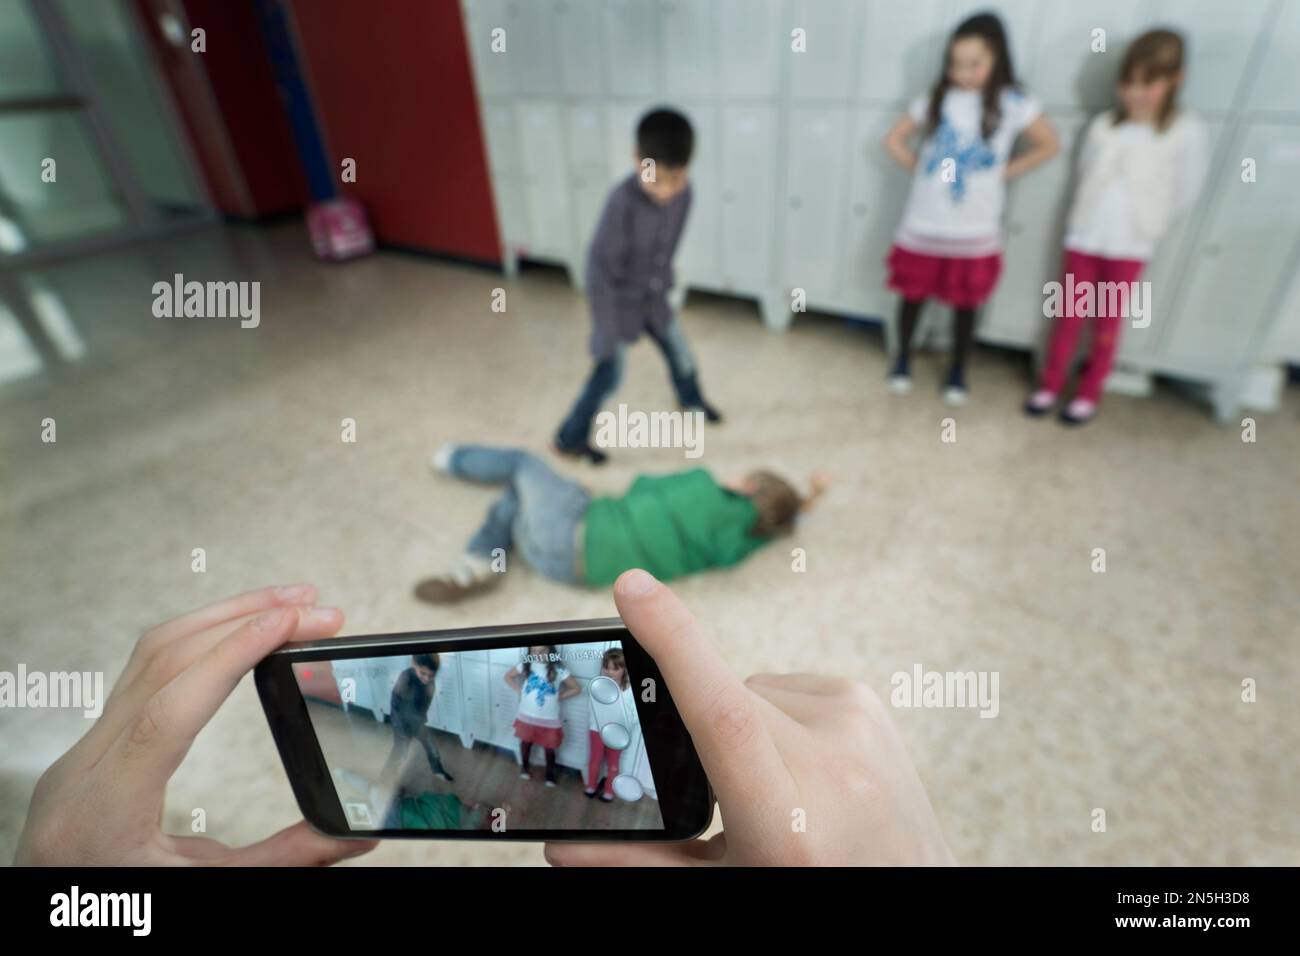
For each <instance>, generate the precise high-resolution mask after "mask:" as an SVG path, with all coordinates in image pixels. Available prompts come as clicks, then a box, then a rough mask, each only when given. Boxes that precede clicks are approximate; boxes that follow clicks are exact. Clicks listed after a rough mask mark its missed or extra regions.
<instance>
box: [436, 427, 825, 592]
mask: <svg viewBox="0 0 1300 956" xmlns="http://www.w3.org/2000/svg"><path fill="white" fill-rule="evenodd" d="M433 465H434V468H436V469H437V470H439V471H443V472H446V473H448V474H451V475H455V476H456V477H457V478H464V479H466V480H468V481H479V482H484V483H486V484H496V485H504V486H505V490H504V491H503V492H502V493H501V495H500V497H498V498H497V499H496V501H494V502H493V503H492V506H491V507H490V508H489V509H488V513H487V517H486V518H485V519H484V521H483V524H482V525H481V526H480V527H479V529H478V531H476V532H475V533H474V536H473V537H472V538H471V539H470V542H469V545H468V547H467V548H466V549H465V553H464V554H463V555H462V556H461V557H460V559H459V560H458V561H457V562H456V564H455V565H454V566H453V567H452V569H451V570H450V571H448V572H447V573H446V574H442V575H438V576H437V577H432V578H427V579H425V580H424V581H421V582H420V583H419V584H418V585H417V586H416V589H415V594H416V597H418V598H419V599H420V600H422V601H428V602H430V603H432V604H446V603H450V602H452V601H457V600H460V599H461V598H464V597H467V596H469V595H471V594H476V593H478V592H480V591H484V590H486V589H488V588H490V587H492V586H493V585H495V584H497V583H498V582H499V581H500V580H501V575H500V574H496V573H494V568H495V569H497V570H499V569H501V568H503V564H502V563H501V561H500V559H501V558H503V557H504V556H505V554H506V553H508V552H509V551H510V550H511V549H515V550H516V551H517V553H518V554H520V555H521V556H522V557H523V559H524V560H525V561H526V562H528V564H529V565H530V566H531V567H532V568H533V569H534V570H535V571H537V572H539V573H540V574H543V575H545V576H546V577H548V578H551V579H552V580H555V581H561V582H563V583H565V584H592V585H605V584H610V583H612V582H613V581H614V579H615V578H617V577H618V576H619V575H620V574H621V573H623V572H624V571H626V570H628V569H630V568H644V569H646V570H648V571H649V572H650V573H651V574H653V575H655V577H657V578H659V579H660V580H669V579H671V578H676V577H681V576H682V575H686V574H694V573H695V572H697V571H706V570H708V569H709V568H722V567H728V566H730V565H733V564H738V563H739V562H740V561H742V560H744V558H746V557H747V556H748V555H749V554H750V553H751V552H753V551H755V550H756V549H758V548H760V547H762V546H763V545H764V544H766V543H767V542H768V541H770V540H772V538H774V537H775V536H777V535H778V534H782V533H784V532H788V531H789V530H790V529H791V528H793V527H794V520H795V516H796V515H797V514H798V513H799V512H800V511H803V510H806V509H807V508H808V507H809V506H810V505H811V504H812V502H813V501H814V500H815V499H816V498H818V497H819V496H820V495H821V494H822V493H823V492H824V491H825V490H826V487H827V485H828V484H829V482H828V480H827V478H826V476H825V475H824V474H822V473H820V472H819V473H815V474H814V475H813V476H812V479H811V484H812V494H811V495H810V496H809V497H808V498H803V497H801V496H800V495H799V493H798V492H797V491H795V489H794V488H793V487H792V486H791V485H790V484H789V483H788V482H787V481H785V480H784V479H782V478H780V477H778V476H776V475H774V474H772V473H771V472H768V471H755V472H751V473H750V474H748V475H745V476H744V477H743V478H740V479H738V480H735V481H731V482H727V483H726V484H721V485H720V484H718V482H717V481H715V480H714V478H713V476H712V475H711V474H709V472H708V471H706V470H704V469H703V468H694V469H691V470H689V471H683V472H678V473H676V474H672V475H662V476H649V475H642V476H640V477H639V478H637V479H636V481H634V482H633V483H632V486H631V487H630V488H629V489H628V490H627V491H626V492H624V494H623V495H622V496H620V497H617V498H611V497H593V495H592V494H591V492H590V491H588V490H587V489H586V488H585V487H583V486H582V485H580V484H578V483H577V482H575V481H570V480H569V479H567V478H564V477H562V476H560V475H558V474H556V473H555V472H554V471H552V470H551V469H550V467H548V466H547V465H546V464H545V463H544V462H543V461H541V459H539V458H537V457H535V456H534V455H532V454H530V453H529V452H527V451H523V450H522V449H517V448H489V447H485V446H482V445H444V446H443V447H442V448H440V449H439V450H438V451H437V453H435V454H434V456H433Z"/></svg>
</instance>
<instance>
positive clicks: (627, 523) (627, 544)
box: [583, 468, 767, 585]
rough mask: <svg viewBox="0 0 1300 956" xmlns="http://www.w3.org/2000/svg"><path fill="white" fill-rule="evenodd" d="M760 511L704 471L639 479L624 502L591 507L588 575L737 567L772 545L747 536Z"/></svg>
mask: <svg viewBox="0 0 1300 956" xmlns="http://www.w3.org/2000/svg"><path fill="white" fill-rule="evenodd" d="M757 516H758V512H757V511H756V510H755V508H754V503H753V502H752V501H750V500H749V498H747V497H746V496H744V495H740V494H736V493H735V492H733V491H728V490H727V489H725V488H723V487H722V486H721V485H719V484H718V483H717V482H716V481H714V480H713V476H712V475H710V474H709V473H708V472H707V471H705V470H704V469H703V468H695V469H692V470H691V471H684V472H681V473H679V474H675V475H664V476H662V477H650V476H647V475H642V476H641V477H640V478H638V479H637V480H636V481H634V482H633V483H632V487H631V488H629V489H628V490H627V492H626V493H625V494H624V495H623V496H622V497H621V498H595V499H593V500H592V502H591V504H590V505H588V506H587V517H586V523H587V526H586V536H585V538H586V540H585V542H584V547H583V554H584V563H583V569H584V572H585V574H584V576H585V578H586V581H587V583H588V584H596V585H603V584H610V583H612V582H613V580H614V579H615V578H617V577H618V576H619V575H620V574H622V573H623V572H624V571H626V570H628V569H629V568H644V569H645V570H647V571H649V572H650V573H651V574H653V575H654V576H655V577H657V578H659V579H660V580H661V581H667V580H669V579H670V578H676V577H681V576H682V575H684V574H691V573H693V572H695V571H703V570H706V569H708V568H722V567H728V566H729V565H733V564H737V563H739V562H740V561H742V560H743V559H744V558H745V557H746V556H747V555H748V554H749V553H750V552H751V551H753V550H755V549H756V548H758V547H760V546H762V545H763V544H765V543H766V542H767V539H766V538H755V537H751V536H750V534H749V529H750V528H751V527H753V525H754V521H755V519H756V518H757Z"/></svg>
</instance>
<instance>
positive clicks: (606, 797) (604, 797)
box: [600, 793, 614, 803]
mask: <svg viewBox="0 0 1300 956" xmlns="http://www.w3.org/2000/svg"><path fill="white" fill-rule="evenodd" d="M600 802H601V803H613V802H614V795H613V794H612V793H602V794H601V795H600Z"/></svg>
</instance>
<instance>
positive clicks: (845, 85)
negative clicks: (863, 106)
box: [785, 0, 857, 100]
mask: <svg viewBox="0 0 1300 956" xmlns="http://www.w3.org/2000/svg"><path fill="white" fill-rule="evenodd" d="M856 6H857V4H856V3H855V2H854V0H792V3H791V5H790V20H789V23H788V24H787V29H786V31H785V33H786V35H787V36H789V34H790V31H791V30H794V29H796V28H797V29H801V30H803V31H804V39H805V45H806V49H805V50H804V51H803V52H802V53H796V52H793V51H792V52H791V54H790V95H791V96H793V97H795V98H796V99H800V98H809V97H811V98H814V99H839V100H842V99H846V98H848V97H849V96H851V95H852V90H853V52H854V47H855V46H856V38H857V31H856V29H855V25H856V24H855V21H856V20H857V17H856V16H855V8H856Z"/></svg>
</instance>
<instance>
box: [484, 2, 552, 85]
mask: <svg viewBox="0 0 1300 956" xmlns="http://www.w3.org/2000/svg"><path fill="white" fill-rule="evenodd" d="M505 7H506V16H505V28H506V53H504V54H494V55H495V56H496V57H497V58H498V59H504V58H507V57H508V58H509V59H510V61H511V69H510V75H511V78H512V80H513V81H514V92H515V94H516V95H519V96H543V95H547V94H553V93H558V92H560V70H559V58H558V57H557V56H556V52H555V51H556V46H555V16H554V8H553V7H552V5H551V4H550V3H547V2H545V0H540V2H539V0H506V4H505Z"/></svg>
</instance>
